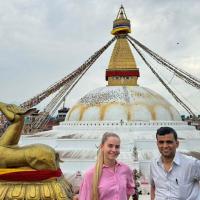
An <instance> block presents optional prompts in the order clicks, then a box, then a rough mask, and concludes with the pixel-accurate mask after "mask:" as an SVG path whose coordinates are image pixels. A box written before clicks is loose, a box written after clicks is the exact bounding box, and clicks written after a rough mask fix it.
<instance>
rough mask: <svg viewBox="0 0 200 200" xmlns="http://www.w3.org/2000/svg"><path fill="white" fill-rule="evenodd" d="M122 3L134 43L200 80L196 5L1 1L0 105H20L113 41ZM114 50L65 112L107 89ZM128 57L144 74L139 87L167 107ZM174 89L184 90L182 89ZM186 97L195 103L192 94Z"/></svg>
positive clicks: (152, 81) (101, 0) (86, 79)
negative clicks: (98, 90)
mask: <svg viewBox="0 0 200 200" xmlns="http://www.w3.org/2000/svg"><path fill="white" fill-rule="evenodd" d="M121 3H123V5H124V7H125V10H126V14H127V16H128V18H129V19H130V20H131V22H132V29H133V32H132V36H133V37H135V38H136V39H138V40H139V41H141V42H142V43H144V44H146V45H147V46H148V47H150V48H151V49H153V50H154V51H155V52H157V53H158V54H160V55H161V56H163V57H165V58H167V59H168V60H170V61H171V62H172V63H173V64H175V65H177V66H179V67H181V68H183V69H184V70H186V71H189V72H190V73H192V74H194V75H198V76H199V74H200V68H199V67H198V66H199V63H200V62H199V59H200V53H199V48H200V42H199V34H200V23H199V15H200V14H199V10H198V8H199V6H200V2H199V1H198V0H191V1H182V0H174V1H172V0H169V1H158V0H145V1H141V0H136V1H127V0H124V1H119V0H110V1H105V0H98V1H97V0H86V1H81V0H56V1H54V0H48V1H47V0H34V1H33V0H12V1H10V0H7V1H1V2H0V24H1V29H0V44H1V45H0V55H1V56H0V74H1V79H0V84H1V93H0V99H1V100H2V101H6V102H10V101H14V102H19V103H20V102H23V101H25V100H26V99H28V98H30V97H32V96H34V95H36V94H38V93H39V92H41V91H42V90H44V89H46V88H47V87H48V86H49V85H51V84H53V83H54V82H56V81H58V80H60V79H61V78H63V77H64V76H66V75H67V74H68V73H70V72H71V71H72V70H74V69H76V68H77V67H79V66H80V65H81V64H83V62H84V61H86V60H87V59H88V58H89V57H90V56H91V55H92V54H93V53H94V52H95V51H97V50H98V49H99V48H101V47H102V46H103V45H104V44H105V43H106V42H107V41H108V40H110V39H111V38H112V36H111V35H110V31H111V29H112V22H113V20H114V19H115V17H116V15H117V12H118V9H119V7H120V5H121ZM112 48H113V46H112ZM112 48H110V49H109V50H107V51H106V53H105V55H103V56H102V57H101V58H100V60H98V61H97V62H96V63H95V65H94V66H92V68H91V70H90V71H89V72H88V73H87V74H86V76H85V77H84V78H83V79H82V80H81V82H80V85H77V87H76V88H75V89H76V91H78V92H76V91H74V92H73V97H71V99H70V100H68V102H70V105H72V104H73V103H75V102H76V101H77V100H78V99H79V98H80V97H81V95H83V94H85V93H87V92H89V90H92V89H95V87H100V86H104V85H106V82H105V80H104V74H105V69H106V68H107V66H108V63H109V58H110V55H111V51H112ZM134 55H135V57H136V62H137V64H138V66H139V67H140V68H141V69H140V71H141V72H142V73H141V78H140V80H139V82H140V85H143V84H144V86H148V87H150V88H151V89H153V90H158V91H159V92H160V93H161V95H163V96H164V97H165V98H168V99H170V101H171V97H169V96H167V95H166V92H162V86H159V82H157V80H156V79H155V78H154V77H153V75H152V74H151V72H150V71H148V70H146V67H145V65H144V63H143V62H142V61H141V59H140V58H139V57H138V56H137V55H136V53H135V52H134ZM154 65H155V64H154ZM159 70H160V71H161V73H164V74H165V72H164V70H163V69H159ZM168 76H169V77H170V75H168ZM88 82H89V84H88ZM90 83H92V84H90ZM177 85H178V86H180V85H181V83H178V84H177ZM156 87H158V88H156ZM179 89H180V90H181V91H184V87H180V88H179ZM193 94H196V93H195V92H193ZM190 95H191V94H190ZM186 96H187V94H186ZM191 98H192V99H191V100H194V102H196V101H197V100H196V96H195V95H191Z"/></svg>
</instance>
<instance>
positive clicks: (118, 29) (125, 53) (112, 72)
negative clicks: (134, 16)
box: [106, 6, 139, 86]
mask: <svg viewBox="0 0 200 200" xmlns="http://www.w3.org/2000/svg"><path fill="white" fill-rule="evenodd" d="M130 32H131V26H130V20H128V19H127V17H126V13H125V10H124V7H123V6H121V7H120V9H119V12H118V14H117V17H116V19H115V20H114V22H113V30H112V32H111V33H112V34H113V35H115V36H116V37H117V41H116V44H115V47H114V49H113V52H112V56H111V59H110V62H109V65H108V69H107V70H106V80H107V81H108V85H109V86H112V85H113V86H114V85H119V86H121V85H124V86H126V85H127V86H128V85H129V86H134V85H137V79H138V77H139V69H138V68H137V67H136V62H135V59H134V56H133V54H132V52H131V49H130V47H129V44H128V41H127V39H126V35H127V34H128V33H130Z"/></svg>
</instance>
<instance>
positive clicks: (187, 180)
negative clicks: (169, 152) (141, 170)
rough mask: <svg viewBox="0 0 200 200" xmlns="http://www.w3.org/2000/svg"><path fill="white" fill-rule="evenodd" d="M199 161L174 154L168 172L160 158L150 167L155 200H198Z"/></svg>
mask: <svg viewBox="0 0 200 200" xmlns="http://www.w3.org/2000/svg"><path fill="white" fill-rule="evenodd" d="M199 181H200V160H197V159H195V158H193V157H191V156H186V155H184V154H181V153H178V152H177V153H176V155H175V157H174V160H173V163H172V167H171V169H170V170H169V171H166V170H165V169H164V166H163V163H162V161H161V158H159V159H155V160H154V161H153V162H152V163H151V167H150V182H151V185H152V186H155V199H156V200H177V199H178V200H200V185H199Z"/></svg>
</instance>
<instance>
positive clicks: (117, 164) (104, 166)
mask: <svg viewBox="0 0 200 200" xmlns="http://www.w3.org/2000/svg"><path fill="white" fill-rule="evenodd" d="M120 165H121V163H120V162H118V161H116V164H115V167H118V166H120ZM103 168H109V166H107V165H105V164H103Z"/></svg>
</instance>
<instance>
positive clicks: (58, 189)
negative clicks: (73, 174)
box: [0, 177, 73, 200]
mask: <svg viewBox="0 0 200 200" xmlns="http://www.w3.org/2000/svg"><path fill="white" fill-rule="evenodd" d="M72 197H73V192H72V187H71V185H70V184H69V183H68V182H67V181H66V180H65V179H64V177H59V178H52V179H50V180H45V181H34V182H30V181H29V182H19V181H17V182H12V181H10V182H7V181H0V199H1V200H4V199H5V200H13V199H14V200H71V199H72Z"/></svg>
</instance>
